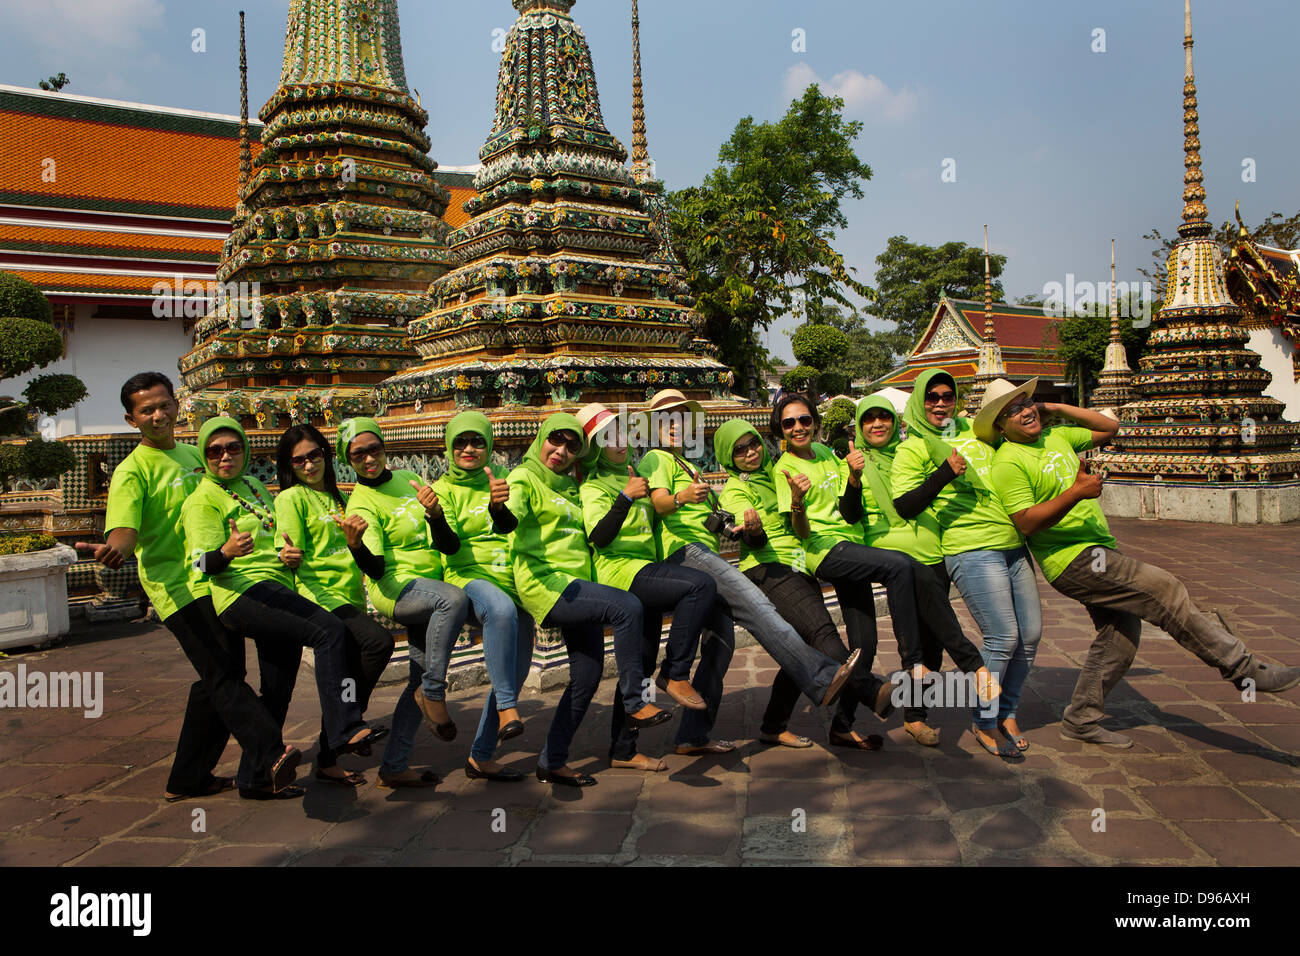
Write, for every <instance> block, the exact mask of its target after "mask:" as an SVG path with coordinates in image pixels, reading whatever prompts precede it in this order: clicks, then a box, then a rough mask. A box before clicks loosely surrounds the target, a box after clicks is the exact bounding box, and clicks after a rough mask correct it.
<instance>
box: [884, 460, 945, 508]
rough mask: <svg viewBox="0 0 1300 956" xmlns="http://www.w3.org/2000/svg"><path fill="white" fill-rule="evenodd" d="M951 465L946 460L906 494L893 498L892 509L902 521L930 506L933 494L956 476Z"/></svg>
mask: <svg viewBox="0 0 1300 956" xmlns="http://www.w3.org/2000/svg"><path fill="white" fill-rule="evenodd" d="M956 477H957V475H956V474H955V473H954V472H953V470H952V465H950V464H948V463H947V462H946V461H945V462H944V463H943V464H942V465H940V466H939V467H938V468H936V469H935V470H934V472H933V473H932V474H931V475H930V477H928V478H926V479H925V481H923V482H921V483H920V484H919V485H917V486H916V487H915V488H913V489H912V490H911V491H909V492H907V493H906V494H903V495H899V496H898V497H897V498H895V499H894V510H895V511H897V512H898V516H899V517H900V518H902V519H903V520H904V521H911V520H912V519H913V518H915V517H916V516H917V515H919V514H920V513H921V512H922V511H924V510H925V509H926V508H928V507H929V506H930V502H931V501H933V500H934V498H935V495H937V494H938V493H939V492H941V491H943V488H944V485H946V484H948V482H950V481H952V480H953V479H954V478H956Z"/></svg>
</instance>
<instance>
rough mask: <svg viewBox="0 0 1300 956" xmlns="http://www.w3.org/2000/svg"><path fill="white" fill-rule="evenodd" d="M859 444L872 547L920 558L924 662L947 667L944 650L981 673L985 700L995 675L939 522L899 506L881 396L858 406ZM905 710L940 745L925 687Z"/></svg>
mask: <svg viewBox="0 0 1300 956" xmlns="http://www.w3.org/2000/svg"><path fill="white" fill-rule="evenodd" d="M853 417H854V439H855V444H856V445H857V447H858V448H859V449H861V450H862V451H863V452H864V453H865V455H866V457H865V462H864V465H865V467H864V468H863V470H862V479H863V485H864V487H863V494H862V511H863V516H862V525H863V528H864V530H865V532H866V543H867V545H868V546H869V547H872V548H884V549H886V550H888V551H900V552H902V553H903V554H906V555H908V556H909V557H911V558H912V559H914V560H915V561H916V562H917V563H918V565H919V566H918V567H917V568H916V569H915V571H916V603H917V609H918V611H919V615H918V616H919V619H920V625H921V631H920V638H921V664H922V665H923V666H924V667H925V669H926V670H929V671H937V670H939V668H940V667H942V666H943V652H944V649H945V648H947V650H948V654H949V655H950V656H951V657H952V659H953V661H954V662H955V663H956V664H957V666H958V668H960V669H961V671H962V672H963V673H967V674H975V675H976V678H975V680H976V692H977V694H978V695H979V696H980V697H981V698H982V699H988V698H990V697H996V696H997V694H996V693H995V688H994V686H993V684H994V682H993V680H992V674H990V672H989V670H988V668H986V667H985V666H984V660H983V658H981V657H980V652H979V648H977V647H976V646H975V645H974V644H972V643H971V642H970V641H969V640H967V639H966V635H965V634H963V633H962V630H961V624H960V623H959V622H958V620H957V615H956V614H954V613H953V610H952V604H951V603H950V602H949V601H948V590H949V588H948V584H949V581H948V572H947V570H946V569H945V567H944V563H943V551H942V550H941V549H940V546H939V522H938V520H937V519H936V518H935V517H934V515H932V514H930V513H929V512H926V511H922V512H921V514H920V515H918V516H917V518H916V520H915V521H908V520H907V519H905V518H903V517H902V516H901V515H900V514H899V513H898V510H897V509H896V508H895V506H894V493H893V490H892V489H893V484H892V481H893V477H892V476H893V466H894V458H895V456H896V454H897V452H898V446H899V437H898V421H897V416H896V415H895V412H894V406H893V404H892V403H891V402H890V401H889V399H887V398H885V397H884V396H881V395H868V396H867V397H866V398H864V399H862V400H861V401H860V402H858V404H857V408H856V409H855V411H854V416H853ZM906 695H907V696H908V698H909V700H908V704H907V707H906V709H905V710H904V712H903V729H904V730H905V731H906V732H907V733H908V734H909V735H910V736H911V737H912V739H913V740H915V741H916V742H917V743H919V744H922V745H924V746H927V747H935V746H938V744H939V732H938V731H937V730H935V729H934V728H933V727H931V726H930V725H929V724H927V723H926V720H927V719H928V717H929V713H928V712H927V711H926V708H925V706H924V704H923V703H922V694H921V688H920V687H919V686H918V685H917V684H911V685H910V686H909V687H908V688H907V691H906Z"/></svg>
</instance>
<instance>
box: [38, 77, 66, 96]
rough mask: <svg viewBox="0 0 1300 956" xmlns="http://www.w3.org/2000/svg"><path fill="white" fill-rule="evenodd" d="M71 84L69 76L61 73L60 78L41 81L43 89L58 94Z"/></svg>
mask: <svg viewBox="0 0 1300 956" xmlns="http://www.w3.org/2000/svg"><path fill="white" fill-rule="evenodd" d="M69 82H71V81H70V80H69V79H68V74H66V73H60V74H59V75H58V76H51V77H50V78H49V79H47V80H41V89H43V90H49V91H51V92H53V93H57V92H59V90H61V89H63V88H64V87H65V86H67V85H68V83H69Z"/></svg>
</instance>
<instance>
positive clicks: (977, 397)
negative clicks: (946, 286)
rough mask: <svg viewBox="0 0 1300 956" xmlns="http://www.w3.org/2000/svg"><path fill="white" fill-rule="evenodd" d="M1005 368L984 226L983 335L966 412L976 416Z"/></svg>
mask: <svg viewBox="0 0 1300 956" xmlns="http://www.w3.org/2000/svg"><path fill="white" fill-rule="evenodd" d="M1006 374H1007V367H1006V365H1005V364H1004V363H1003V361H1002V349H1001V348H999V347H998V337H997V332H996V330H995V329H994V327H993V277H992V274H991V273H990V271H989V227H988V223H985V224H984V334H983V335H982V336H981V339H980V350H979V360H978V364H977V365H976V367H975V381H974V382H972V383H971V387H970V390H969V391H967V393H966V404H965V408H966V412H967V413H968V414H970V415H975V414H978V412H979V410H980V407H981V406H982V405H983V404H984V392H985V391H986V390H987V389H988V387H989V382H992V381H993V380H994V379H998V378H1004V377H1005V376H1006Z"/></svg>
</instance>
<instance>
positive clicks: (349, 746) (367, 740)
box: [334, 727, 388, 754]
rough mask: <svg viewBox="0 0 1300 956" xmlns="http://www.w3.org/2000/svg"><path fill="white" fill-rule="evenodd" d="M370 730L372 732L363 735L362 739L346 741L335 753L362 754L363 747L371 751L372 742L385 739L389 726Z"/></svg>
mask: <svg viewBox="0 0 1300 956" xmlns="http://www.w3.org/2000/svg"><path fill="white" fill-rule="evenodd" d="M369 730H370V733H369V734H367V735H366V736H364V737H362V738H361V739H360V740H358V741H355V742H353V743H346V744H344V745H343V746H342V747H340V748H339V749H338V750H336V751H334V753H335V754H360V753H361V748H362V747H364V748H366V751H367V752H369V750H370V745H371V744H374V743H378V742H379V741H381V740H383V739H384V738H385V737H387V736H388V728H387V727H371V728H369Z"/></svg>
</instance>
